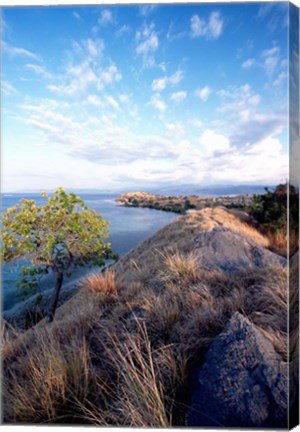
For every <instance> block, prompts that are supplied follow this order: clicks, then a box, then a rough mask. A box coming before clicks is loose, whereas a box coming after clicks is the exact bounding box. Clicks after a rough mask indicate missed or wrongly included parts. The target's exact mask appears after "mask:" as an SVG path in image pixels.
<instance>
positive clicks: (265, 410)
mask: <svg viewBox="0 0 300 432" xmlns="http://www.w3.org/2000/svg"><path fill="white" fill-rule="evenodd" d="M192 387H193V388H192V403H191V406H190V408H189V410H188V413H187V426H202V427H203V426H210V427H220V426H222V427H248V428H252V427H260V428H267V427H274V428H275V427H276V428H281V427H282V428H283V427H287V412H288V379H287V365H286V363H284V362H283V361H282V359H281V357H280V356H279V354H277V353H276V352H275V350H274V348H273V346H272V344H271V343H270V342H269V341H268V340H266V339H265V337H264V336H263V335H262V334H261V333H260V331H259V330H258V329H257V328H256V327H255V326H254V325H253V324H251V322H250V321H249V320H248V319H247V318H245V317H244V316H242V315H241V314H239V313H238V312H236V313H234V314H233V316H232V317H231V319H230V320H229V322H228V323H227V325H226V327H225V329H224V330H223V332H222V333H221V334H220V335H219V336H217V337H216V339H215V340H214V342H213V343H212V345H211V347H210V349H209V351H208V352H207V354H206V357H205V361H204V363H203V364H202V365H200V366H199V367H197V368H196V369H195V370H194V372H193V384H192Z"/></svg>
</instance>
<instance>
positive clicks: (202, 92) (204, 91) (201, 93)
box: [195, 86, 212, 102]
mask: <svg viewBox="0 0 300 432" xmlns="http://www.w3.org/2000/svg"><path fill="white" fill-rule="evenodd" d="M211 92H212V90H211V88H210V87H209V86H205V87H202V88H200V89H198V90H196V92H195V95H196V96H197V97H198V98H200V99H201V100H202V101H203V102H206V101H207V99H208V97H209V95H210V94H211Z"/></svg>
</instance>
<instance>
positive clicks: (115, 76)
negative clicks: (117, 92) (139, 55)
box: [100, 64, 122, 87]
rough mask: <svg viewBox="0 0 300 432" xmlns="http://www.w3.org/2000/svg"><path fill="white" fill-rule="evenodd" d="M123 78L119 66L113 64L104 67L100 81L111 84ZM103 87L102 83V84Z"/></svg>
mask: <svg viewBox="0 0 300 432" xmlns="http://www.w3.org/2000/svg"><path fill="white" fill-rule="evenodd" d="M121 79H122V75H121V74H120V72H119V71H118V68H117V66H116V65H115V64H111V65H110V66H108V67H107V68H106V69H104V70H103V71H102V72H101V74H100V83H101V84H102V83H103V84H111V83H113V82H117V81H120V80H121ZM100 87H101V85H100Z"/></svg>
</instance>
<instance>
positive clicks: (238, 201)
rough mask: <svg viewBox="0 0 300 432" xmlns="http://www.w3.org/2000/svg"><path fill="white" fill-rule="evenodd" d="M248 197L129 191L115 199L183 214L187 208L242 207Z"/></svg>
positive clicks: (124, 202) (131, 204)
mask: <svg viewBox="0 0 300 432" xmlns="http://www.w3.org/2000/svg"><path fill="white" fill-rule="evenodd" d="M249 200H250V198H249V196H247V195H238V196H234V197H215V198H210V197H200V196H197V195H191V196H164V195H154V194H149V193H146V192H129V193H126V194H123V195H121V196H119V197H118V198H117V199H116V201H117V202H118V203H119V204H122V205H125V206H127V207H147V208H150V209H155V210H163V211H167V212H173V213H179V214H185V213H186V212H187V210H201V209H203V208H205V207H217V206H224V207H227V208H240V209H242V208H244V207H245V205H246V204H247V203H248V202H249Z"/></svg>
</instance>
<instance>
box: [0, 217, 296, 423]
mask: <svg viewBox="0 0 300 432" xmlns="http://www.w3.org/2000/svg"><path fill="white" fill-rule="evenodd" d="M247 221H248V216H247V215H246V214H242V213H235V214H233V213H232V212H229V211H226V210H224V209H220V208H216V209H205V210H202V211H200V212H195V213H190V214H188V215H186V216H184V217H182V218H178V219H177V220H175V221H174V222H173V223H171V224H170V225H168V226H166V227H165V228H163V229H161V230H160V231H159V232H158V233H157V234H155V235H154V236H152V237H151V238H149V239H147V240H145V241H144V242H143V243H142V244H141V245H139V246H138V247H137V248H135V249H134V250H132V251H131V252H130V253H129V254H127V255H126V256H125V257H124V258H123V259H121V260H120V261H119V262H118V263H116V264H115V266H114V267H113V268H112V269H109V270H107V271H106V272H105V273H103V274H98V275H95V276H91V277H90V278H88V279H87V280H86V281H85V282H84V283H83V287H82V289H81V290H80V292H79V293H78V294H77V295H76V296H75V297H74V298H73V299H72V300H70V301H69V302H68V303H66V304H64V305H63V306H62V307H60V308H59V309H58V310H57V314H56V320H55V322H53V323H52V324H50V325H45V323H44V322H43V321H41V322H40V323H38V325H36V326H35V327H34V328H32V329H31V330H30V331H29V332H28V331H27V332H19V333H18V332H16V331H14V330H11V331H7V332H6V336H5V338H4V339H3V340H4V343H3V347H2V353H3V368H4V375H3V386H2V389H3V412H4V422H6V423H7V422H22V423H41V422H42V423H45V422H46V423H77V424H78V423H85V424H94V425H98V426H111V425H119V426H125V425H126V426H138V427H146V426H148V427H171V426H184V425H185V413H186V410H187V406H188V403H189V376H190V371H191V368H192V367H193V365H194V364H195V362H198V361H199V359H200V360H201V359H203V357H204V355H205V353H206V351H207V349H208V348H209V346H210V345H211V343H212V341H213V340H214V338H215V337H216V335H218V334H219V333H220V332H221V331H222V329H223V328H224V326H225V324H226V322H227V321H228V319H229V318H230V316H231V315H232V313H234V312H235V311H239V312H240V313H242V314H244V315H246V316H247V317H248V318H249V319H250V320H251V321H252V322H253V323H254V324H255V325H256V326H257V327H258V328H259V329H260V331H261V332H263V334H264V335H265V337H266V338H267V339H268V340H269V341H270V342H271V343H272V345H273V346H274V347H275V349H276V351H277V352H278V353H279V354H281V355H282V357H283V358H284V359H287V346H286V344H287V333H286V332H287V328H286V324H287V320H286V314H287V291H286V289H287V285H286V284H287V273H286V269H285V268H284V267H279V266H276V267H274V266H266V267H265V268H261V269H257V270H255V271H253V269H249V268H246V269H244V268H241V269H239V270H238V271H236V272H233V273H225V272H223V271H221V270H214V271H209V270H207V269H204V268H201V267H199V264H198V262H199V260H198V256H197V250H196V249H195V242H194V240H195V236H197V234H198V233H199V232H206V231H210V230H212V229H214V228H216V227H218V228H220V227H221V228H222V227H224V228H226V229H230V230H233V231H236V232H239V233H242V234H243V235H245V236H247V237H249V238H251V239H252V240H253V241H255V242H256V243H257V244H258V245H260V246H263V247H270V239H269V238H268V237H267V236H265V235H263V234H262V233H260V232H259V231H257V230H256V229H255V228H254V227H251V226H249V224H248V223H247ZM295 262H296V263H297V260H296V261H295ZM292 272H294V273H295V274H296V272H297V267H295V268H293V267H292ZM296 298H297V296H292V299H294V300H295V301H296ZM291 306H293V305H291Z"/></svg>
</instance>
